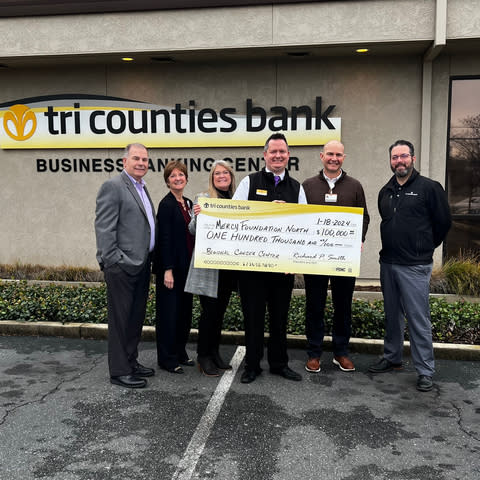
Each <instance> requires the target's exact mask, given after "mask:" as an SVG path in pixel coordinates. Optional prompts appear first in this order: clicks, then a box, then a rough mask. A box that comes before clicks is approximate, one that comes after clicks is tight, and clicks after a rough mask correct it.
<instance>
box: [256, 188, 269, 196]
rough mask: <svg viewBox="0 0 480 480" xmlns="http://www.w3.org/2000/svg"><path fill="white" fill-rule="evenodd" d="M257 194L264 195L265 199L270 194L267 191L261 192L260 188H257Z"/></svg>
mask: <svg viewBox="0 0 480 480" xmlns="http://www.w3.org/2000/svg"><path fill="white" fill-rule="evenodd" d="M255 193H256V194H257V195H263V196H264V197H266V196H267V195H268V192H267V191H266V190H260V189H259V188H257V191H256V192H255Z"/></svg>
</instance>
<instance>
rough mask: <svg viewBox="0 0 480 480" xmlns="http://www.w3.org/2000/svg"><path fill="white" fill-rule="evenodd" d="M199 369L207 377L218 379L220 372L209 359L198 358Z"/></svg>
mask: <svg viewBox="0 0 480 480" xmlns="http://www.w3.org/2000/svg"><path fill="white" fill-rule="evenodd" d="M197 362H198V369H199V370H200V372H201V373H203V374H204V375H205V376H207V377H218V376H220V372H219V371H218V368H217V367H216V365H215V364H214V363H213V360H212V359H211V358H209V357H197Z"/></svg>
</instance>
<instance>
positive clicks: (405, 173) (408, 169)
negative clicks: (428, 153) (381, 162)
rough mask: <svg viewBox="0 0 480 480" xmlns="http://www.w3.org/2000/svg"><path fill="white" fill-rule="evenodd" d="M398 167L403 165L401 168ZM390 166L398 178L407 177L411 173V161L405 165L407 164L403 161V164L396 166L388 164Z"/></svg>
mask: <svg viewBox="0 0 480 480" xmlns="http://www.w3.org/2000/svg"><path fill="white" fill-rule="evenodd" d="M399 167H403V169H402V170H399V169H398V168H399ZM390 168H391V169H392V172H393V173H394V174H395V176H397V177H399V178H405V177H408V176H409V175H410V174H411V173H412V170H413V162H412V163H411V164H410V165H407V164H405V163H403V164H399V165H397V166H396V167H392V166H390Z"/></svg>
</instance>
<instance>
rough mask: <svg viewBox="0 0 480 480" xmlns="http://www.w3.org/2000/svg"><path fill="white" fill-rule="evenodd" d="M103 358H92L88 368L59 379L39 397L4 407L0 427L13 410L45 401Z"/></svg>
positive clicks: (85, 373)
mask: <svg viewBox="0 0 480 480" xmlns="http://www.w3.org/2000/svg"><path fill="white" fill-rule="evenodd" d="M102 360H103V355H100V356H99V358H97V359H94V360H93V362H92V365H91V366H90V368H87V369H85V370H83V371H81V372H79V373H76V374H75V375H73V376H72V377H70V378H65V379H63V380H61V381H60V382H58V383H57V385H55V386H54V387H53V388H51V389H50V390H49V391H48V392H46V393H44V394H43V395H42V396H41V397H39V398H37V399H35V400H30V401H28V402H24V403H21V404H19V405H15V406H14V407H12V408H11V409H6V411H5V413H4V415H3V416H2V417H1V418H0V427H1V426H2V425H4V424H5V422H6V421H7V419H8V417H9V416H10V415H11V414H12V413H14V412H15V411H17V410H19V409H21V408H23V407H26V406H29V405H35V404H36V403H42V402H44V401H45V399H46V398H47V397H49V396H50V395H53V394H54V393H55V392H58V391H59V389H60V387H61V386H62V385H63V384H65V383H68V382H71V381H73V380H76V379H78V378H81V377H83V376H84V375H87V374H89V373H90V372H91V371H92V370H94V369H95V368H96V367H97V366H98V365H99V363H100V362H101V361H102Z"/></svg>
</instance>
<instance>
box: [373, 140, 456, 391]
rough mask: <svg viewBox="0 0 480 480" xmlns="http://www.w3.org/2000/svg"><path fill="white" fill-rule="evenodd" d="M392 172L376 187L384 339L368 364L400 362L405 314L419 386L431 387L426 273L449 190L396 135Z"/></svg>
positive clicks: (388, 366) (447, 218)
mask: <svg viewBox="0 0 480 480" xmlns="http://www.w3.org/2000/svg"><path fill="white" fill-rule="evenodd" d="M389 153H390V167H391V169H392V171H393V173H394V175H393V177H392V178H391V179H390V180H389V182H388V183H387V184H386V185H385V186H384V187H383V188H382V189H381V190H380V193H379V195H378V209H379V211H380V215H381V217H382V223H381V225H380V234H381V238H382V250H381V251H380V281H381V284H382V292H383V298H384V304H385V340H384V354H383V358H382V360H380V362H378V363H377V364H375V365H372V366H371V367H370V368H369V371H370V372H372V373H383V372H388V371H390V370H394V369H395V370H398V369H401V368H402V352H403V334H404V328H405V318H406V319H407V320H408V330H409V334H410V349H411V355H412V361H413V364H414V366H415V370H416V371H417V375H418V379H417V389H418V390H419V391H422V392H426V391H429V390H431V389H432V387H433V382H432V376H433V374H434V372H435V362H434V358H433V345H432V326H431V320H430V306H429V293H430V277H431V273H432V264H433V252H434V250H435V248H436V247H438V246H439V245H440V244H441V243H442V242H443V240H444V239H445V237H446V235H447V232H448V230H449V229H450V226H451V223H452V222H451V215H450V209H449V206H448V201H447V196H446V194H445V191H444V190H443V188H442V186H441V185H440V184H439V183H438V182H435V181H433V180H430V179H429V178H426V177H423V176H422V175H420V174H419V173H418V172H417V171H416V170H415V168H414V164H415V160H416V159H415V152H414V147H413V145H412V144H411V143H410V142H408V141H406V140H397V141H396V142H395V143H394V144H393V145H391V146H390V148H389Z"/></svg>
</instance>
